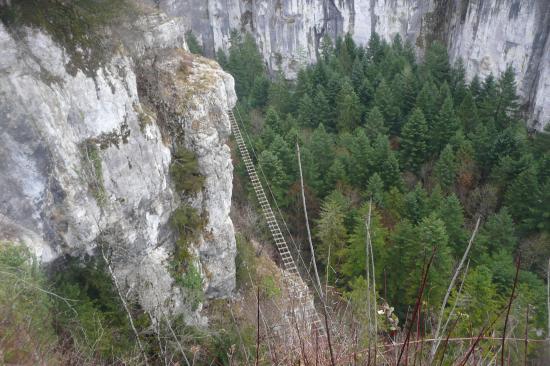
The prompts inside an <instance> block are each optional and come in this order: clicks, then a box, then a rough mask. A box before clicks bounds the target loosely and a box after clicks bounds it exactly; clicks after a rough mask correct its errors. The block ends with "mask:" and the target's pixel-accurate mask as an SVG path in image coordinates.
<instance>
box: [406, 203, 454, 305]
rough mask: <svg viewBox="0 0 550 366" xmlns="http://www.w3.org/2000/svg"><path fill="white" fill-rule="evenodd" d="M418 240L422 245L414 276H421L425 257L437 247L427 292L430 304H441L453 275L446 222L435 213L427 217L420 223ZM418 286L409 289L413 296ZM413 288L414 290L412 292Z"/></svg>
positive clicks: (420, 245) (429, 274)
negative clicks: (449, 279)
mask: <svg viewBox="0 0 550 366" xmlns="http://www.w3.org/2000/svg"><path fill="white" fill-rule="evenodd" d="M417 240H418V244H417V245H418V246H419V247H420V250H419V251H418V254H417V255H416V258H417V262H416V268H415V269H416V271H415V272H414V273H415V274H416V275H413V278H416V279H417V281H418V279H420V278H421V277H420V274H421V270H422V265H423V261H424V260H423V258H429V256H430V255H431V253H432V250H433V249H434V248H435V257H434V260H433V264H432V266H431V268H430V271H429V273H428V284H427V288H426V293H429V294H430V296H429V297H428V298H427V301H428V302H429V303H430V304H437V305H439V304H440V303H441V301H442V299H443V296H444V294H445V291H446V290H447V286H448V282H449V281H448V278H449V277H450V276H451V270H452V256H451V250H450V248H449V244H448V235H447V232H446V230H445V223H444V222H443V221H442V220H441V219H440V218H439V217H437V215H436V214H434V213H432V214H431V215H429V216H427V217H425V218H424V219H422V221H421V222H420V223H419V224H418V239H417ZM417 283H418V284H419V283H420V282H419V281H418V282H417ZM417 288H418V285H417V286H413V289H410V290H409V291H408V292H409V293H410V294H411V296H414V294H416V290H417ZM411 290H412V291H413V292H411Z"/></svg>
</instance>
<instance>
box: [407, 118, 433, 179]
mask: <svg viewBox="0 0 550 366" xmlns="http://www.w3.org/2000/svg"><path fill="white" fill-rule="evenodd" d="M427 158H428V125H427V124H426V120H425V119H424V114H423V113H422V111H421V110H420V109H419V108H416V109H415V110H414V111H413V113H412V114H411V116H410V117H409V120H408V121H407V123H405V125H404V126H403V130H402V131H401V161H402V162H403V167H404V168H405V169H408V170H410V171H412V172H415V173H416V172H418V171H419V169H420V166H421V165H422V163H424V161H426V159H427Z"/></svg>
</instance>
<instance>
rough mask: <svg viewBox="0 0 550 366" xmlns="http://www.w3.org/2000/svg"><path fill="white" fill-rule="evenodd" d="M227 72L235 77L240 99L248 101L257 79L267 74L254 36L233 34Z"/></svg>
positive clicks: (236, 89)
mask: <svg viewBox="0 0 550 366" xmlns="http://www.w3.org/2000/svg"><path fill="white" fill-rule="evenodd" d="M227 70H228V71H229V72H230V73H231V74H232V75H233V76H234V77H235V91H236V92H237V95H238V96H239V99H243V100H246V99H247V98H248V96H249V95H250V92H251V89H252V86H253V84H254V80H255V79H256V77H258V76H260V75H265V72H266V71H265V66H264V62H263V59H262V55H261V54H260V51H259V50H258V47H257V46H256V43H255V41H254V38H253V37H252V35H250V34H248V33H247V34H246V35H245V36H244V38H243V37H241V35H240V34H238V33H237V32H232V34H231V47H230V48H229V59H228V61H227Z"/></svg>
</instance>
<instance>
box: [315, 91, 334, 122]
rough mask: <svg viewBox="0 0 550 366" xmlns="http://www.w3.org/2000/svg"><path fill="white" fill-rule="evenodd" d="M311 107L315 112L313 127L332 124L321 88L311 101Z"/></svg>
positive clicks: (328, 107) (326, 101)
mask: <svg viewBox="0 0 550 366" xmlns="http://www.w3.org/2000/svg"><path fill="white" fill-rule="evenodd" d="M313 106H314V111H315V127H316V126H318V125H320V124H322V125H325V126H328V125H330V124H332V121H331V114H332V112H331V110H330V105H329V103H328V99H327V97H326V96H325V93H324V92H323V88H319V89H318V90H317V93H316V94H315V98H314V99H313Z"/></svg>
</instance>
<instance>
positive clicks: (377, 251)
mask: <svg viewBox="0 0 550 366" xmlns="http://www.w3.org/2000/svg"><path fill="white" fill-rule="evenodd" d="M368 212H369V205H368V203H367V204H365V205H364V206H363V207H361V209H360V210H359V214H358V215H357V217H356V218H355V220H354V221H355V222H354V225H353V231H352V233H351V234H350V236H349V240H348V245H347V246H346V248H345V249H343V251H342V252H343V255H342V259H343V261H342V262H343V264H342V270H341V272H342V274H343V275H344V283H347V282H348V281H349V280H351V279H354V278H357V277H358V276H361V275H364V274H365V273H366V268H365V267H366V261H367V260H366V259H367V258H366V250H365V243H366V242H367V229H366V226H365V220H366V218H367V217H368ZM387 236H388V231H387V230H386V228H384V226H383V225H382V223H381V217H380V214H379V213H378V211H377V210H376V208H375V206H374V205H373V206H372V211H371V218H370V237H371V243H372V251H373V254H374V258H375V260H376V281H377V282H378V283H380V282H379V281H381V280H382V274H383V268H384V265H385V262H386V258H387V249H386V248H387V246H386V237H387Z"/></svg>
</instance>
